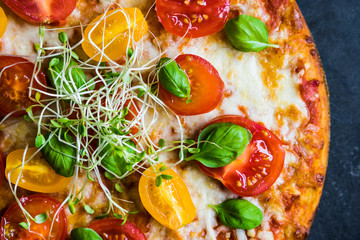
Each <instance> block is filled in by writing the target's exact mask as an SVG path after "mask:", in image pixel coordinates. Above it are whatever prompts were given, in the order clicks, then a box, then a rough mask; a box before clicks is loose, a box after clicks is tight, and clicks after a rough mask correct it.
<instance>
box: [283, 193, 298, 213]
mask: <svg viewBox="0 0 360 240" xmlns="http://www.w3.org/2000/svg"><path fill="white" fill-rule="evenodd" d="M299 198H300V196H296V195H292V194H289V193H285V194H284V195H283V196H282V201H283V203H284V207H285V210H286V211H289V210H290V209H291V207H292V206H293V204H294V202H295V201H296V200H297V199H299Z"/></svg>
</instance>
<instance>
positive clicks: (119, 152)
mask: <svg viewBox="0 0 360 240" xmlns="http://www.w3.org/2000/svg"><path fill="white" fill-rule="evenodd" d="M118 11H122V12H123V13H124V14H126V13H125V11H123V10H122V8H121V7H120V8H119V10H118ZM104 16H106V15H104ZM129 24H130V23H129ZM58 30H59V29H46V28H45V27H44V26H41V27H40V28H39V40H40V42H39V43H37V44H36V45H35V49H36V51H37V58H36V63H35V67H36V70H35V71H34V74H33V77H32V79H31V81H32V82H37V83H38V84H40V85H41V83H40V81H39V80H38V79H37V77H36V76H37V73H39V72H40V71H41V68H42V67H43V65H44V64H45V63H47V62H48V65H47V66H46V67H47V68H48V69H49V72H48V77H49V78H50V80H51V83H52V84H51V85H50V86H43V87H46V89H47V91H42V90H40V89H36V88H34V87H32V86H34V84H31V87H30V89H29V90H30V94H29V96H35V99H34V100H35V101H34V102H35V104H34V105H32V106H30V107H29V108H28V109H26V112H27V115H26V116H24V119H26V120H27V121H33V122H34V123H35V124H36V125H37V130H38V131H37V132H38V135H37V137H36V139H35V145H36V147H38V148H39V150H38V151H37V152H39V151H43V152H44V151H45V150H46V147H47V145H48V144H49V143H50V142H52V143H54V144H55V142H56V144H63V145H64V146H67V147H69V148H71V149H73V150H74V152H72V153H74V154H73V155H69V154H68V155H67V157H68V159H71V161H74V162H75V165H74V169H73V172H71V176H72V183H71V188H70V190H69V193H68V196H67V198H66V199H65V201H64V202H63V203H62V206H63V205H64V204H66V202H67V203H68V207H69V210H70V212H71V213H75V211H76V205H77V204H78V203H80V202H81V203H83V207H84V209H85V211H86V212H88V213H89V214H93V213H94V212H95V211H94V209H93V208H92V207H90V206H89V205H86V204H85V203H84V202H83V201H84V191H85V188H86V184H87V183H88V182H89V181H90V182H94V181H96V182H97V183H98V184H99V186H100V188H101V189H102V190H103V194H104V195H105V196H106V198H107V199H108V201H109V205H108V210H107V212H106V213H103V214H101V215H99V216H97V217H96V218H102V217H106V216H108V215H109V214H112V216H113V217H116V218H120V219H123V220H124V223H125V221H126V218H127V214H129V213H130V212H129V211H128V210H127V209H124V208H123V207H122V205H121V204H120V203H119V199H118V198H117V197H116V196H115V195H114V193H113V191H110V190H109V189H108V187H107V186H106V184H105V182H104V180H103V178H102V175H105V177H106V178H107V179H110V180H112V181H116V184H115V190H116V191H117V192H118V193H122V192H124V188H123V185H122V183H121V182H120V180H121V179H124V178H126V177H127V176H129V175H130V174H132V173H134V172H140V173H141V172H142V170H143V169H144V168H145V165H151V166H154V165H155V164H158V161H159V155H160V153H161V152H170V151H174V150H180V152H183V151H184V150H187V149H188V151H189V152H195V151H196V150H190V149H194V148H193V147H192V146H193V145H194V144H195V143H194V142H191V143H190V144H189V143H188V145H187V146H185V145H184V143H183V142H184V139H183V136H184V131H183V128H182V124H181V121H180V118H179V117H178V116H176V115H173V113H172V112H171V111H170V110H169V109H168V108H167V107H166V105H165V104H164V103H163V102H162V101H161V100H160V99H159V98H158V96H157V94H158V79H157V77H156V73H155V67H156V64H157V62H158V61H159V59H160V56H161V55H162V54H163V53H162V52H161V49H160V47H159V49H158V50H159V56H157V57H155V58H153V59H143V51H144V44H143V42H142V41H143V40H140V41H139V42H137V43H133V42H131V41H129V42H128V43H127V44H128V46H127V54H126V56H125V58H126V59H125V63H123V64H119V63H117V62H115V61H110V62H109V63H107V64H106V63H103V62H98V63H94V61H92V60H91V59H88V60H84V59H82V58H80V57H79V56H78V55H77V54H76V53H75V52H76V51H77V50H76V48H78V47H79V46H80V45H81V42H82V40H80V41H79V42H78V43H75V44H74V45H72V46H70V43H69V37H68V34H67V33H68V32H71V31H73V29H63V30H62V31H60V33H59V35H58V38H59V41H60V43H59V44H58V45H56V46H47V45H46V44H45V43H46V42H47V41H46V39H45V38H46V36H47V32H49V31H58ZM60 30H61V29H60ZM77 30H81V31H82V26H79V27H78V29H77ZM82 32H83V31H82ZM129 34H130V35H131V34H133V32H132V31H129ZM88 37H89V38H90V39H91V36H88ZM90 42H92V43H93V41H90ZM94 46H95V44H94ZM104 47H106V46H104ZM99 50H100V51H101V55H102V56H103V55H105V53H104V50H103V49H99ZM45 53H46V54H45ZM104 59H107V57H106V56H104ZM149 71H150V72H149ZM144 73H146V74H144ZM145 76H146V77H145ZM32 91H35V92H36V94H35V95H32V94H31V92H32ZM34 107H36V109H40V110H38V111H37V112H36V114H34V112H33V109H35V108H34ZM159 109H161V110H162V111H163V112H164V113H165V114H166V116H167V117H169V119H170V120H171V121H173V120H174V119H175V121H176V123H177V124H178V129H179V136H180V141H179V142H177V143H175V142H169V145H166V143H167V142H165V140H164V139H160V140H159V141H158V142H157V141H156V142H155V141H154V140H153V138H152V136H151V133H152V132H153V130H154V127H156V126H157V124H158V122H159V121H161V120H162V119H160V115H159ZM3 121H4V120H3ZM134 129H136V130H134ZM42 133H47V134H48V135H46V136H48V137H45V136H44V135H42ZM50 136H51V137H50ZM52 138H53V139H56V141H52V140H51V139H52ZM135 143H136V144H135ZM26 151H27V148H26V149H25V152H24V156H23V161H22V165H21V166H19V167H20V168H21V169H23V167H24V164H26V163H27V162H28V161H30V160H31V159H32V157H33V156H32V157H30V158H27V159H26V158H25V156H26ZM60 154H61V153H60ZM185 157H186V155H184V156H181V157H180V160H179V162H181V161H183V160H184V159H185ZM45 159H46V158H45ZM46 160H47V161H51V160H49V159H46ZM54 164H58V163H54ZM58 167H59V169H61V166H58ZM166 169H167V167H165V168H160V172H161V171H165V170H166ZM104 170H105V172H104ZM11 172H12V171H10V172H9V176H8V177H9V178H8V179H10V174H11ZM60 173H61V172H60ZM83 174H86V177H84V178H83V179H84V180H83V182H81V181H80V179H82V178H80V177H81V176H83ZM20 176H21V174H19V177H18V179H17V182H16V184H15V185H14V186H13V185H12V184H11V183H9V185H10V188H11V191H12V193H13V195H14V196H15V198H16V201H17V202H18V204H19V206H20V208H21V210H22V211H23V213H24V215H25V217H26V218H27V220H28V221H27V223H26V222H24V223H21V225H22V227H24V228H25V227H29V224H30V221H29V219H30V220H34V219H35V218H33V217H32V216H31V215H30V214H29V213H28V212H27V211H26V209H25V208H24V207H23V206H22V204H21V203H20V201H19V199H18V198H17V195H16V190H17V185H18V182H19V181H20ZM170 179H172V176H171V175H167V174H162V173H158V176H157V178H156V186H160V185H161V183H162V181H163V180H165V181H166V180H170ZM79 189H80V191H79ZM115 194H116V193H115ZM58 213H59V211H57V214H58ZM44 219H45V217H44V216H43V215H42V216H41V217H38V219H37V220H38V221H39V222H40V221H42V220H44ZM53 219H55V218H53ZM45 220H46V219H45ZM53 223H54V220H53V222H52V225H53Z"/></svg>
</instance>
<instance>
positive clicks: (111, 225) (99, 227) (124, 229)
mask: <svg viewBox="0 0 360 240" xmlns="http://www.w3.org/2000/svg"><path fill="white" fill-rule="evenodd" d="M88 228H91V229H92V230H94V231H95V232H97V233H98V234H99V235H100V237H101V238H102V239H104V240H107V239H124V240H125V239H126V240H146V237H145V235H144V234H143V233H142V232H141V231H140V230H139V229H138V228H137V227H135V226H134V225H133V224H132V223H130V222H125V223H124V224H123V220H120V219H102V220H99V221H95V222H93V223H91V224H90V225H89V226H88Z"/></svg>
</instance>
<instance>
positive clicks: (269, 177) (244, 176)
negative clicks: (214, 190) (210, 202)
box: [198, 115, 285, 197]
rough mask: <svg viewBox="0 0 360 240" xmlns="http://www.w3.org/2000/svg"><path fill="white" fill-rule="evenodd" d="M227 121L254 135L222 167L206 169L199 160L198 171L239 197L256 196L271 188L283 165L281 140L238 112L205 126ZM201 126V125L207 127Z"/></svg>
mask: <svg viewBox="0 0 360 240" xmlns="http://www.w3.org/2000/svg"><path fill="white" fill-rule="evenodd" d="M219 122H230V123H234V124H237V125H239V126H242V127H244V128H246V129H248V130H249V131H250V132H251V134H252V135H253V137H252V139H251V141H250V143H249V145H248V146H247V147H246V149H245V150H244V152H243V153H242V154H241V155H240V156H239V157H238V158H237V159H236V160H235V161H233V162H232V163H230V164H229V165H227V166H225V167H220V168H208V167H205V166H204V165H202V164H200V163H198V166H199V168H200V170H201V171H203V172H204V173H205V174H207V175H208V176H210V177H213V178H216V179H218V180H220V181H221V182H222V183H223V184H224V185H225V186H226V187H227V188H228V189H229V190H230V191H232V192H233V193H235V194H237V195H239V196H244V197H245V196H255V195H259V194H261V193H263V192H264V191H266V190H267V189H268V188H269V187H271V186H272V185H273V184H274V182H275V181H276V179H277V178H278V177H279V175H280V173H281V170H282V168H283V165H284V159H285V152H284V150H283V148H282V142H281V141H280V140H279V139H278V138H277V137H276V136H275V135H274V134H273V133H272V132H271V131H270V130H268V129H267V128H265V127H263V126H261V125H259V124H257V123H254V122H252V121H251V120H249V119H245V118H243V117H240V116H237V115H224V116H220V117H218V118H215V119H213V120H212V121H210V122H209V123H207V124H206V126H209V125H211V124H214V123H219ZM206 126H204V128H205V127H206Z"/></svg>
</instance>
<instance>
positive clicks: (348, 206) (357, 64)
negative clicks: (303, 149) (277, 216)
mask: <svg viewBox="0 0 360 240" xmlns="http://www.w3.org/2000/svg"><path fill="white" fill-rule="evenodd" d="M298 4H299V6H300V9H301V11H302V13H303V15H304V17H305V19H306V22H307V24H308V25H309V28H310V30H311V32H312V34H313V37H314V39H315V43H316V44H317V47H318V50H319V53H320V56H321V60H322V62H323V65H324V69H325V73H326V76H327V81H328V85H329V91H330V108H331V143H330V154H329V166H328V170H327V174H326V181H325V187H324V192H323V195H322V198H321V201H320V205H319V209H318V212H317V214H316V217H315V221H314V224H313V226H312V228H311V231H310V237H309V240H322V239H325V240H332V239H334V240H337V239H339V240H347V239H349V240H350V239H351V240H355V239H360V156H359V155H360V138H359V136H360V57H359V55H360V0H298Z"/></svg>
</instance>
